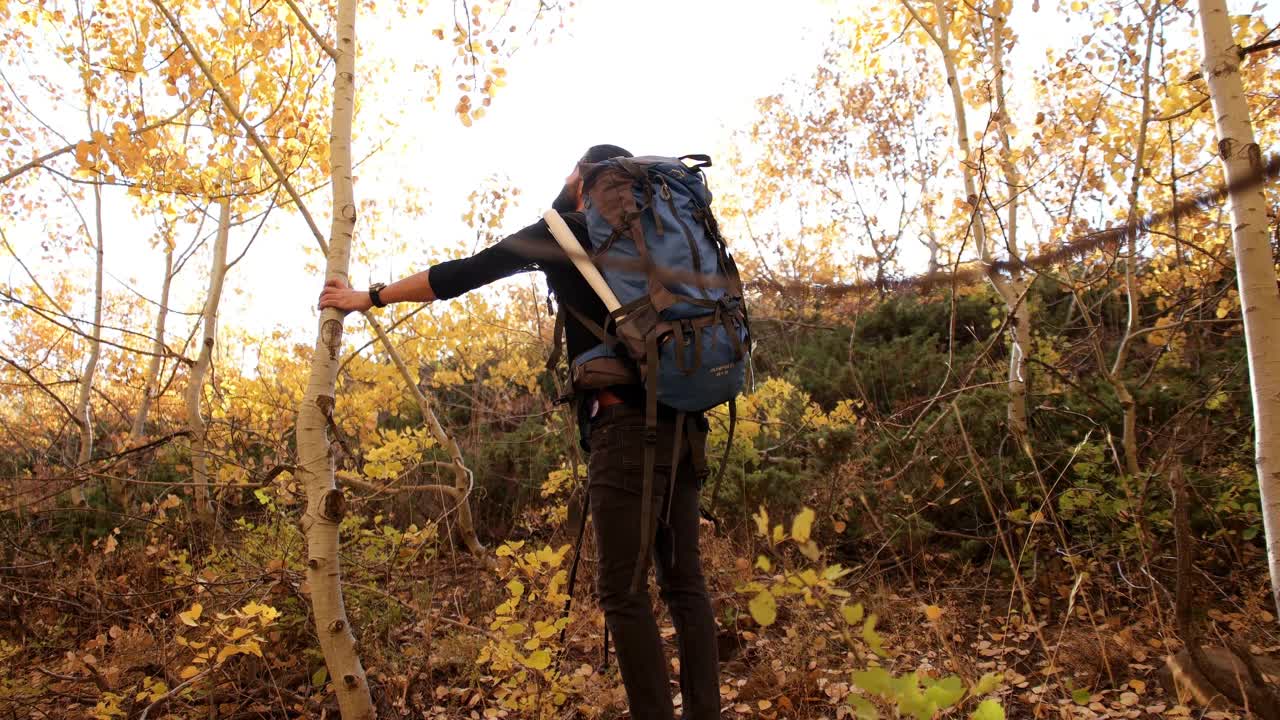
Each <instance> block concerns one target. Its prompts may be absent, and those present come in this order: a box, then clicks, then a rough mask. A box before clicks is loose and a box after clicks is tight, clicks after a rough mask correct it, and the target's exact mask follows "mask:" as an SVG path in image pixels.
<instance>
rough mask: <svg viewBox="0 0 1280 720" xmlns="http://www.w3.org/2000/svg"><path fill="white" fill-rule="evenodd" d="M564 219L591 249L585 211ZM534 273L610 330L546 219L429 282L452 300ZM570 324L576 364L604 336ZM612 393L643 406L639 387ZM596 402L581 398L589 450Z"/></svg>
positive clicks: (443, 266) (435, 270)
mask: <svg viewBox="0 0 1280 720" xmlns="http://www.w3.org/2000/svg"><path fill="white" fill-rule="evenodd" d="M561 217H563V218H564V221H565V224H566V225H568V226H569V229H571V230H572V231H573V234H574V236H575V237H577V239H578V242H579V243H581V244H582V246H583V248H586V249H587V250H588V251H589V250H590V249H591V241H590V238H589V236H588V235H587V223H586V219H585V218H584V217H583V215H582V213H561ZM531 270H540V271H541V272H542V273H543V274H544V275H546V277H547V286H548V287H550V288H551V292H553V293H555V296H556V302H558V303H560V304H561V305H564V306H568V307H571V308H573V309H574V310H576V311H578V312H579V313H581V314H582V316H583V317H585V318H587V319H589V320H593V321H595V322H597V323H598V324H599V325H600V326H601V327H604V326H605V320H606V319H607V317H608V310H607V309H606V308H605V306H604V302H603V301H602V300H601V299H600V296H598V295H596V293H595V291H594V290H592V289H591V286H590V285H588V284H587V281H586V280H585V279H584V278H583V277H582V274H581V273H580V272H579V271H578V268H577V267H576V266H574V264H573V262H572V261H570V260H569V256H568V255H566V254H565V252H564V249H563V248H561V247H560V244H559V243H557V242H556V239H555V237H553V236H552V235H551V230H550V229H549V228H548V227H547V223H546V221H545V220H539V221H538V222H536V223H534V224H532V225H530V226H528V227H526V228H524V229H522V230H519V231H518V232H516V233H514V234H512V235H509V236H507V237H505V238H503V239H502V240H500V241H498V242H497V243H495V244H493V245H490V246H489V247H487V248H485V249H483V250H481V251H480V252H478V253H476V254H475V255H472V256H471V257H466V258H459V259H457V260H448V261H446V262H442V263H440V264H438V265H433V266H432V267H431V269H430V270H429V271H428V275H427V278H428V281H429V282H430V283H431V289H432V291H433V292H434V293H435V295H436V297H437V298H439V299H441V300H448V299H450V298H454V297H457V296H459V295H462V294H464V293H467V292H470V291H472V290H475V289H476V288H479V287H483V286H485V285H488V284H489V283H491V282H494V281H495V280H501V279H502V278H505V277H510V276H511V275H515V274H517V273H521V272H528V271H531ZM564 320H565V326H564V331H565V332H564V334H565V344H566V345H567V350H568V355H569V358H570V360H571V361H572V358H574V357H577V356H578V355H580V354H582V353H584V352H586V351H587V350H590V349H591V348H593V347H595V346H596V345H597V344H599V342H600V340H599V338H597V337H596V336H595V334H594V333H592V332H591V331H590V330H588V329H587V327H586V326H585V325H583V324H582V323H581V322H580V321H579V320H578V319H577V318H576V317H574V316H573V313H565V318H564ZM609 389H610V390H611V391H613V392H614V394H615V395H617V396H618V397H620V398H622V399H623V400H624V401H625V402H627V403H628V404H630V405H634V406H636V407H640V406H641V404H642V403H643V393H642V392H641V390H640V388H639V386H634V387H613V388H609ZM591 400H592V398H591V397H590V396H579V397H577V398H576V401H577V414H578V426H579V433H580V440H581V443H582V447H583V449H584V450H589V448H588V445H587V432H588V425H589V424H590V418H591V407H590V402H591Z"/></svg>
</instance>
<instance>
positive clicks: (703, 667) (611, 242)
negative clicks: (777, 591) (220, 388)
mask: <svg viewBox="0 0 1280 720" xmlns="http://www.w3.org/2000/svg"><path fill="white" fill-rule="evenodd" d="M685 160H691V161H693V163H694V164H693V165H692V166H690V165H688V164H686V163H685V162H684V161H685ZM709 165H710V160H709V159H708V158H706V156H686V157H685V158H679V159H677V158H661V157H639V158H637V157H633V156H632V155H631V153H629V152H627V151H626V150H623V149H622V148H619V147H617V146H614V145H597V146H594V147H592V148H590V149H589V150H588V151H587V152H586V154H584V155H583V157H582V158H581V159H580V160H579V162H578V163H577V164H576V165H575V167H574V170H573V172H572V174H570V175H569V177H568V178H567V179H566V181H565V185H564V188H563V190H562V191H561V193H560V195H559V196H558V197H557V198H556V201H555V203H554V204H553V205H552V211H549V212H548V213H547V214H546V215H545V216H544V219H543V220H541V221H539V222H537V223H534V224H533V225H530V226H528V227H526V228H524V229H522V230H520V231H518V232H516V233H515V234H513V235H511V236H509V237H507V238H505V239H503V240H501V241H499V242H498V243H496V244H494V245H492V246H490V247H488V248H485V249H484V250H481V251H480V252H478V253H476V254H475V255H472V256H471V257H468V258H462V259H457V260H450V261H447V262H443V263H440V264H437V265H434V266H432V267H431V268H430V269H429V270H427V271H425V272H421V273H418V274H416V275H413V276H410V277H408V278H405V279H403V280H400V281H398V282H396V283H393V284H391V285H381V284H375V285H373V286H371V287H370V288H369V290H368V291H363V290H353V289H350V288H348V287H346V286H345V284H344V283H342V282H341V281H340V280H331V281H329V282H328V283H326V286H325V288H324V291H323V292H322V293H321V296H320V307H321V308H326V307H334V308H337V309H339V310H343V311H352V310H358V311H364V310H367V309H369V308H370V307H371V306H372V307H383V306H385V305H387V304H390V303H394V302H428V301H431V300H436V299H449V298H453V297H457V296H459V295H462V294H463V293H466V292H468V291H470V290H474V289H476V288H479V287H481V286H484V285H487V284H488V283H491V282H493V281H495V280H498V279H501V278H504V277H507V276H510V275H513V274H515V273H518V272H524V271H528V270H534V269H537V270H540V271H542V272H543V273H544V274H545V275H546V278H547V285H548V287H549V288H550V290H551V292H552V293H553V294H554V295H555V298H556V301H557V303H558V304H559V306H560V312H559V314H558V315H557V318H556V331H555V335H556V338H555V343H554V349H553V352H552V355H551V358H550V359H549V361H548V367H549V368H551V369H552V370H553V371H554V369H555V366H556V364H557V362H558V359H559V357H560V354H561V344H560V341H561V337H562V336H563V338H564V340H565V347H566V348H567V351H568V356H569V358H570V362H569V365H570V375H571V387H572V389H573V397H572V400H573V402H574V403H575V406H576V410H577V417H578V421H579V430H580V439H581V443H582V445H583V448H584V449H585V450H587V451H588V452H589V459H588V470H587V477H588V480H587V487H588V498H589V504H590V514H591V520H592V524H593V526H594V527H595V537H596V543H597V548H598V552H599V556H600V567H599V578H598V590H599V595H600V604H601V606H602V607H603V609H604V613H605V621H606V637H607V636H608V635H612V636H613V639H614V646H615V648H616V652H617V657H618V666H619V668H620V670H621V672H622V680H623V684H624V685H625V686H626V691H627V699H628V702H629V704H630V706H631V716H632V717H633V718H636V720H647V719H650V718H652V719H654V720H671V719H672V718H673V717H674V707H673V702H672V698H671V693H670V687H669V680H668V674H667V669H668V668H667V662H666V659H665V655H664V653H663V648H662V639H661V636H660V635H659V632H658V624H657V621H656V619H655V617H654V613H653V607H652V604H651V602H650V598H649V591H648V586H649V585H648V566H649V561H650V560H651V559H652V561H653V562H654V565H655V569H656V575H657V580H658V588H659V591H660V595H661V596H662V599H663V601H664V602H665V603H666V605H667V608H668V610H669V611H670V613H671V618H672V622H673V624H674V626H675V630H676V639H677V643H678V646H679V660H680V690H681V694H682V704H683V713H682V714H683V717H684V718H686V719H687V720H704V719H708V718H716V717H719V714H720V681H719V667H718V660H717V644H716V634H717V633H716V622H715V615H714V612H713V610H712V607H711V599H710V596H709V595H708V593H707V587H706V581H705V578H704V576H703V573H702V560H701V557H700V555H699V550H698V530H699V519H700V511H699V491H700V488H701V486H702V485H703V483H704V481H705V479H706V478H707V476H708V474H709V473H708V463H707V454H706V439H707V430H708V424H707V420H706V418H705V417H704V415H703V412H704V411H705V410H708V409H711V408H712V407H715V406H717V405H720V404H723V403H725V402H730V403H731V401H732V400H733V398H734V397H735V396H736V395H737V394H738V393H739V392H740V391H741V389H742V385H743V381H744V375H745V365H746V362H747V354H748V352H749V349H750V337H749V333H748V327H747V318H746V313H745V308H744V307H743V304H742V286H741V282H740V280H739V277H738V272H737V269H736V267H735V266H734V263H733V260H732V258H731V257H730V256H729V253H728V251H727V249H726V248H725V245H724V241H723V239H722V238H721V237H720V232H719V229H718V227H717V225H716V221H715V218H714V216H713V215H712V214H711V209H710V202H711V195H710V192H709V191H708V190H707V187H706V184H705V182H704V180H703V177H702V168H703V167H706V166H709ZM730 408H731V412H730V437H732V425H733V421H734V420H735V419H736V418H735V416H736V413H735V412H733V405H732V404H730ZM726 455H727V454H726ZM721 470H723V463H721ZM583 522H585V517H584V519H583ZM580 539H581V533H580V535H579V540H580ZM576 564H577V559H576V557H575V560H574V569H573V570H572V571H571V573H570V578H571V579H570V589H569V594H570V595H572V582H573V581H572V577H573V575H574V574H575V571H576ZM606 642H607V640H606ZM606 652H607V650H606Z"/></svg>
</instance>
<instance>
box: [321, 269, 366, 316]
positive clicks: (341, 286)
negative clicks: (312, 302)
mask: <svg viewBox="0 0 1280 720" xmlns="http://www.w3.org/2000/svg"><path fill="white" fill-rule="evenodd" d="M371 307H373V299H372V298H370V297H369V293H368V292H367V291H365V290H352V289H351V288H350V287H348V286H347V284H346V283H345V282H343V281H342V279H341V278H333V279H332V280H328V281H326V282H325V284H324V290H323V291H321V293H320V309H321V310H324V309H325V308H334V309H337V310H341V311H342V312H343V314H346V313H349V312H352V311H355V312H364V311H365V310H368V309H369V308H371Z"/></svg>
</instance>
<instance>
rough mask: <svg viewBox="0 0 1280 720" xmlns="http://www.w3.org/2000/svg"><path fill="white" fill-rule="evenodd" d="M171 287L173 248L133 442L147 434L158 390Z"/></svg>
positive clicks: (166, 265)
mask: <svg viewBox="0 0 1280 720" xmlns="http://www.w3.org/2000/svg"><path fill="white" fill-rule="evenodd" d="M172 287H173V248H172V247H168V248H166V249H165V251H164V284H162V285H161V286H160V307H159V309H158V310H156V334H155V342H153V343H152V344H151V352H152V355H151V363H150V364H149V365H148V366H147V377H146V381H145V382H144V384H143V387H142V400H141V401H140V402H139V403H138V412H137V414H135V415H134V416H133V427H132V428H130V430H129V437H130V438H131V439H132V440H133V441H135V442H136V441H138V440H141V439H142V436H143V435H145V434H146V432H147V414H148V413H149V412H150V411H151V403H152V401H153V400H155V399H156V395H157V394H158V393H159V390H160V370H161V369H162V366H163V365H164V362H163V360H164V349H165V345H164V330H165V325H166V323H167V322H168V319H169V291H170V290H171V289H172Z"/></svg>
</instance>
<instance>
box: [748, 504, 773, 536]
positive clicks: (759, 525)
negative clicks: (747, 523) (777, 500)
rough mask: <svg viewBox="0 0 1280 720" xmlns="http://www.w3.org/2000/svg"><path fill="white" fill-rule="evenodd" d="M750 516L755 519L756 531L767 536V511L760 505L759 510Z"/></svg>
mask: <svg viewBox="0 0 1280 720" xmlns="http://www.w3.org/2000/svg"><path fill="white" fill-rule="evenodd" d="M751 518H752V519H753V520H755V521H756V532H758V533H760V537H769V513H768V512H766V511H765V509H764V508H763V507H761V508H760V512H758V513H756V514H755V515H752V516H751Z"/></svg>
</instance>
